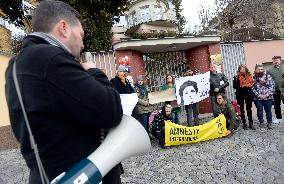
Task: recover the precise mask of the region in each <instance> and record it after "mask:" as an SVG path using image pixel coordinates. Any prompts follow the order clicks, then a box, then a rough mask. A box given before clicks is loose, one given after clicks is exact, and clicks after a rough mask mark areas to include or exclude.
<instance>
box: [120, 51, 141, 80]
mask: <svg viewBox="0 0 284 184" xmlns="http://www.w3.org/2000/svg"><path fill="white" fill-rule="evenodd" d="M125 56H128V57H130V60H131V64H130V66H131V73H130V75H131V76H132V78H133V80H134V82H136V77H137V76H138V75H143V76H144V77H145V67H144V62H143V55H142V53H141V52H138V51H133V50H125V51H115V57H116V62H117V63H116V64H117V65H118V58H119V57H125Z"/></svg>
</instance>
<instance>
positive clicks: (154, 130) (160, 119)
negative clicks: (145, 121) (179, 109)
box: [150, 104, 173, 148]
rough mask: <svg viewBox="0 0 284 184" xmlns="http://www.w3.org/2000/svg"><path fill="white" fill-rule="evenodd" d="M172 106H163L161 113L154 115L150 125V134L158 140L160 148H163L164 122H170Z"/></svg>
mask: <svg viewBox="0 0 284 184" xmlns="http://www.w3.org/2000/svg"><path fill="white" fill-rule="evenodd" d="M171 114H172V106H171V105H170V104H165V105H164V106H163V108H162V110H161V111H159V112H158V114H156V116H155V118H154V120H153V122H152V123H151V125H150V132H151V134H152V135H153V136H154V137H155V138H156V139H157V140H158V142H159V144H160V146H161V147H162V148H165V121H172V120H173V118H172V116H171Z"/></svg>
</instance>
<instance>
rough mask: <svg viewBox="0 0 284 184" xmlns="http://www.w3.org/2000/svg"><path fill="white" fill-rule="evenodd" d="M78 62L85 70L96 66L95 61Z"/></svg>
mask: <svg viewBox="0 0 284 184" xmlns="http://www.w3.org/2000/svg"><path fill="white" fill-rule="evenodd" d="M80 64H81V66H82V67H83V68H84V69H85V70H89V69H91V68H96V65H95V63H93V62H84V63H82V62H81V63H80Z"/></svg>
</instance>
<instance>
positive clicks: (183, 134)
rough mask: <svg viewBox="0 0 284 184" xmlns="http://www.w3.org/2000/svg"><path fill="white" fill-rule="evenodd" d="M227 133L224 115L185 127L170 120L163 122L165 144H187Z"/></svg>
mask: <svg viewBox="0 0 284 184" xmlns="http://www.w3.org/2000/svg"><path fill="white" fill-rule="evenodd" d="M226 135H227V128H226V119H225V116H224V115H220V116H218V117H217V118H215V119H213V120H211V121H209V122H207V123H205V124H203V125H199V126H194V127H187V126H182V125H177V124H175V123H172V122H169V121H167V122H165V142H166V144H165V145H166V146H173V145H180V144H189V143H194V142H200V141H206V140H210V139H216V138H219V137H223V136H226Z"/></svg>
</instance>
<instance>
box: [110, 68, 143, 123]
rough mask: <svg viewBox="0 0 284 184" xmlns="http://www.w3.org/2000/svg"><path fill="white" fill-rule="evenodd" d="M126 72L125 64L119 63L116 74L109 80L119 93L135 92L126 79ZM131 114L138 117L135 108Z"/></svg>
mask: <svg viewBox="0 0 284 184" xmlns="http://www.w3.org/2000/svg"><path fill="white" fill-rule="evenodd" d="M126 73H127V69H126V68H125V66H123V65H119V67H118V68H117V72H116V76H115V77H114V78H112V79H111V80H110V82H111V83H112V84H113V86H114V87H115V88H116V90H117V92H118V93H119V94H132V93H135V90H134V88H133V87H132V86H131V84H130V82H129V81H128V80H127V79H126V75H127V74H126ZM131 116H132V117H134V118H136V119H138V117H137V113H136V108H134V109H133V111H132V114H131Z"/></svg>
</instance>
